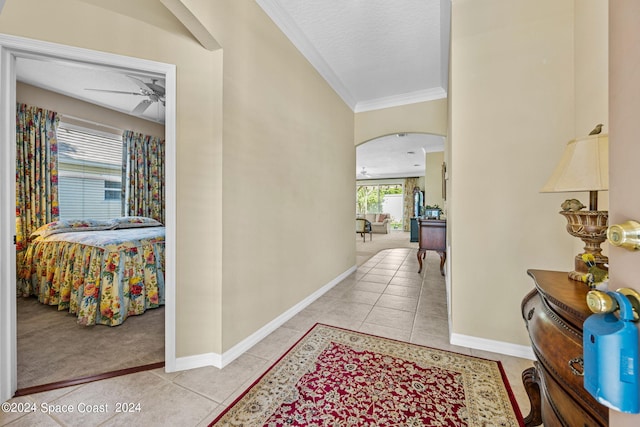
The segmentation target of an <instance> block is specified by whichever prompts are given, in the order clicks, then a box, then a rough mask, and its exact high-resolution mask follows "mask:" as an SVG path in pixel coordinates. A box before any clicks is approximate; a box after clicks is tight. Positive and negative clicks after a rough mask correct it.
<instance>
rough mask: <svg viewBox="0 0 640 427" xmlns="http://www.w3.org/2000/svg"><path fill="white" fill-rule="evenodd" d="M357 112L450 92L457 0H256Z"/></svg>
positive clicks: (441, 95) (422, 99) (424, 99)
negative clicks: (450, 56) (453, 7)
mask: <svg viewBox="0 0 640 427" xmlns="http://www.w3.org/2000/svg"><path fill="white" fill-rule="evenodd" d="M257 2H258V4H259V5H260V6H261V7H262V8H263V9H264V10H265V12H266V13H267V14H268V15H269V16H270V17H271V19H272V20H273V21H274V22H275V23H276V24H277V25H278V26H279V27H280V29H281V30H282V31H283V32H284V33H285V35H287V37H289V39H290V40H291V41H292V43H293V44H294V45H295V46H296V47H297V48H298V50H300V52H302V54H303V55H304V56H305V57H306V58H307V59H308V60H309V62H310V63H311V64H312V65H313V66H314V67H315V68H316V69H317V70H318V72H319V73H320V74H321V75H322V76H323V77H324V78H325V79H326V80H327V81H328V82H329V84H330V85H331V86H332V87H333V88H334V90H335V91H336V92H337V93H338V94H339V95H340V96H341V97H342V99H343V100H344V101H345V102H346V103H347V104H348V105H349V106H350V107H351V108H352V109H353V110H354V111H356V112H359V111H367V110H373V109H379V108H385V107H391V106H396V105H404V104H410V103H414V102H421V101H426V100H433V99H439V98H444V97H445V96H446V88H447V75H448V72H447V68H446V67H447V65H448V51H449V15H450V0H402V1H389V0H348V1H345V0H303V1H301V0H257Z"/></svg>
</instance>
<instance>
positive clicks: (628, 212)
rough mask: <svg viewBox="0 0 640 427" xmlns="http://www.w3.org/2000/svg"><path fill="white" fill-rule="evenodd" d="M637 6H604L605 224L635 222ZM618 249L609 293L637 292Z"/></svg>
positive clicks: (626, 422) (628, 426)
mask: <svg viewBox="0 0 640 427" xmlns="http://www.w3.org/2000/svg"><path fill="white" fill-rule="evenodd" d="M639 21H640V2H638V1H636V0H615V1H611V2H609V28H610V33H609V34H610V40H609V53H610V56H609V73H610V76H609V77H610V78H609V90H610V94H609V105H610V111H609V120H610V124H611V131H610V133H609V138H610V147H609V151H610V159H609V161H610V164H611V168H610V170H609V175H610V188H611V191H610V193H611V209H610V216H609V224H620V223H621V222H624V221H627V220H630V219H632V220H635V221H639V220H640V198H638V197H637V196H636V195H637V193H638V189H637V185H638V184H637V183H638V181H640V169H638V165H637V159H638V158H639V157H640V144H638V142H637V139H638V134H639V133H640V121H639V120H638V114H639V112H640V79H638V69H640V29H639V28H638V22H639ZM639 255H640V254H639V253H638V252H637V251H636V252H631V251H628V250H625V249H622V248H616V247H612V248H611V253H610V255H609V261H610V262H609V267H610V272H611V273H610V276H611V281H610V283H609V288H610V289H617V288H620V287H631V288H634V289H635V290H638V291H640V284H639V283H638V256H639ZM639 424H640V415H632V414H623V413H620V412H617V411H610V412H609V425H610V426H612V427H635V426H637V425H639Z"/></svg>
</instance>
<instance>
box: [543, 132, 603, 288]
mask: <svg viewBox="0 0 640 427" xmlns="http://www.w3.org/2000/svg"><path fill="white" fill-rule="evenodd" d="M608 189H609V137H608V135H606V134H596V135H589V136H586V137H582V138H577V139H574V140H572V141H569V143H567V147H566V148H565V150H564V153H563V154H562V158H561V159H560V162H559V163H558V166H556V169H555V170H554V171H553V174H551V177H550V178H549V180H548V181H547V183H546V184H545V185H544V187H542V189H541V190H540V192H541V193H557V192H575V191H588V192H589V210H581V209H583V208H584V207H585V206H584V205H582V204H581V203H580V202H579V201H578V200H575V199H570V200H567V201H565V202H564V203H563V204H562V211H561V212H560V214H561V215H563V216H564V217H565V218H566V219H567V231H568V232H569V234H571V235H572V236H575V237H578V238H580V239H582V241H583V242H584V244H585V246H584V252H583V253H580V254H578V255H576V257H575V260H574V268H575V269H574V270H573V271H571V272H569V277H570V278H571V279H573V280H579V281H583V277H584V275H585V274H586V273H587V272H588V267H587V265H586V263H585V262H584V260H583V258H582V256H583V255H584V254H591V255H593V258H594V259H595V264H596V266H597V267H599V268H602V269H604V270H606V269H607V267H606V266H605V265H604V264H607V263H608V261H609V260H608V258H607V257H606V256H604V255H602V249H601V248H600V244H601V243H602V242H604V241H605V240H606V239H607V226H608V223H609V212H607V211H599V210H598V191H605V190H608Z"/></svg>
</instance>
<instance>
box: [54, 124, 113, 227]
mask: <svg viewBox="0 0 640 427" xmlns="http://www.w3.org/2000/svg"><path fill="white" fill-rule="evenodd" d="M57 138H58V200H59V209H60V219H61V220H68V219H87V218H94V219H107V218H113V217H115V216H121V215H122V201H121V193H122V184H121V180H122V136H121V135H117V134H110V133H105V132H99V131H94V130H92V129H86V128H82V127H79V126H75V125H71V124H68V123H64V122H61V123H60V124H59V126H58V129H57Z"/></svg>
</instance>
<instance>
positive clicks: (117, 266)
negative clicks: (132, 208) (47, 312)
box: [18, 217, 165, 326]
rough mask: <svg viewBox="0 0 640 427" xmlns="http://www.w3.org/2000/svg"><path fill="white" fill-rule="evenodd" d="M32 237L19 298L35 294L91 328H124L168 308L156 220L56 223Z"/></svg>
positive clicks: (20, 276) (20, 274) (162, 231)
mask: <svg viewBox="0 0 640 427" xmlns="http://www.w3.org/2000/svg"><path fill="white" fill-rule="evenodd" d="M31 237H32V241H31V243H30V244H29V246H28V247H27V250H26V253H25V255H24V258H23V262H22V265H21V266H19V270H18V295H22V296H31V295H33V296H36V297H37V298H38V300H39V301H40V302H41V303H43V304H47V305H55V306H57V307H58V310H66V311H69V312H70V313H72V314H75V315H76V316H77V318H78V323H79V324H81V325H87V326H89V325H97V324H101V325H108V326H116V325H120V324H122V323H123V322H124V321H125V319H126V318H127V317H129V316H133V315H139V314H142V313H144V312H145V311H146V310H148V309H151V308H157V307H160V306H161V305H163V304H164V251H165V243H164V242H165V228H164V227H163V226H162V224H160V223H159V222H158V221H155V220H153V219H151V218H145V217H122V218H113V219H110V220H78V221H56V222H53V223H49V224H46V225H44V226H42V227H40V228H39V229H38V230H36V231H35V232H34V233H33V234H32V235H31Z"/></svg>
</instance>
